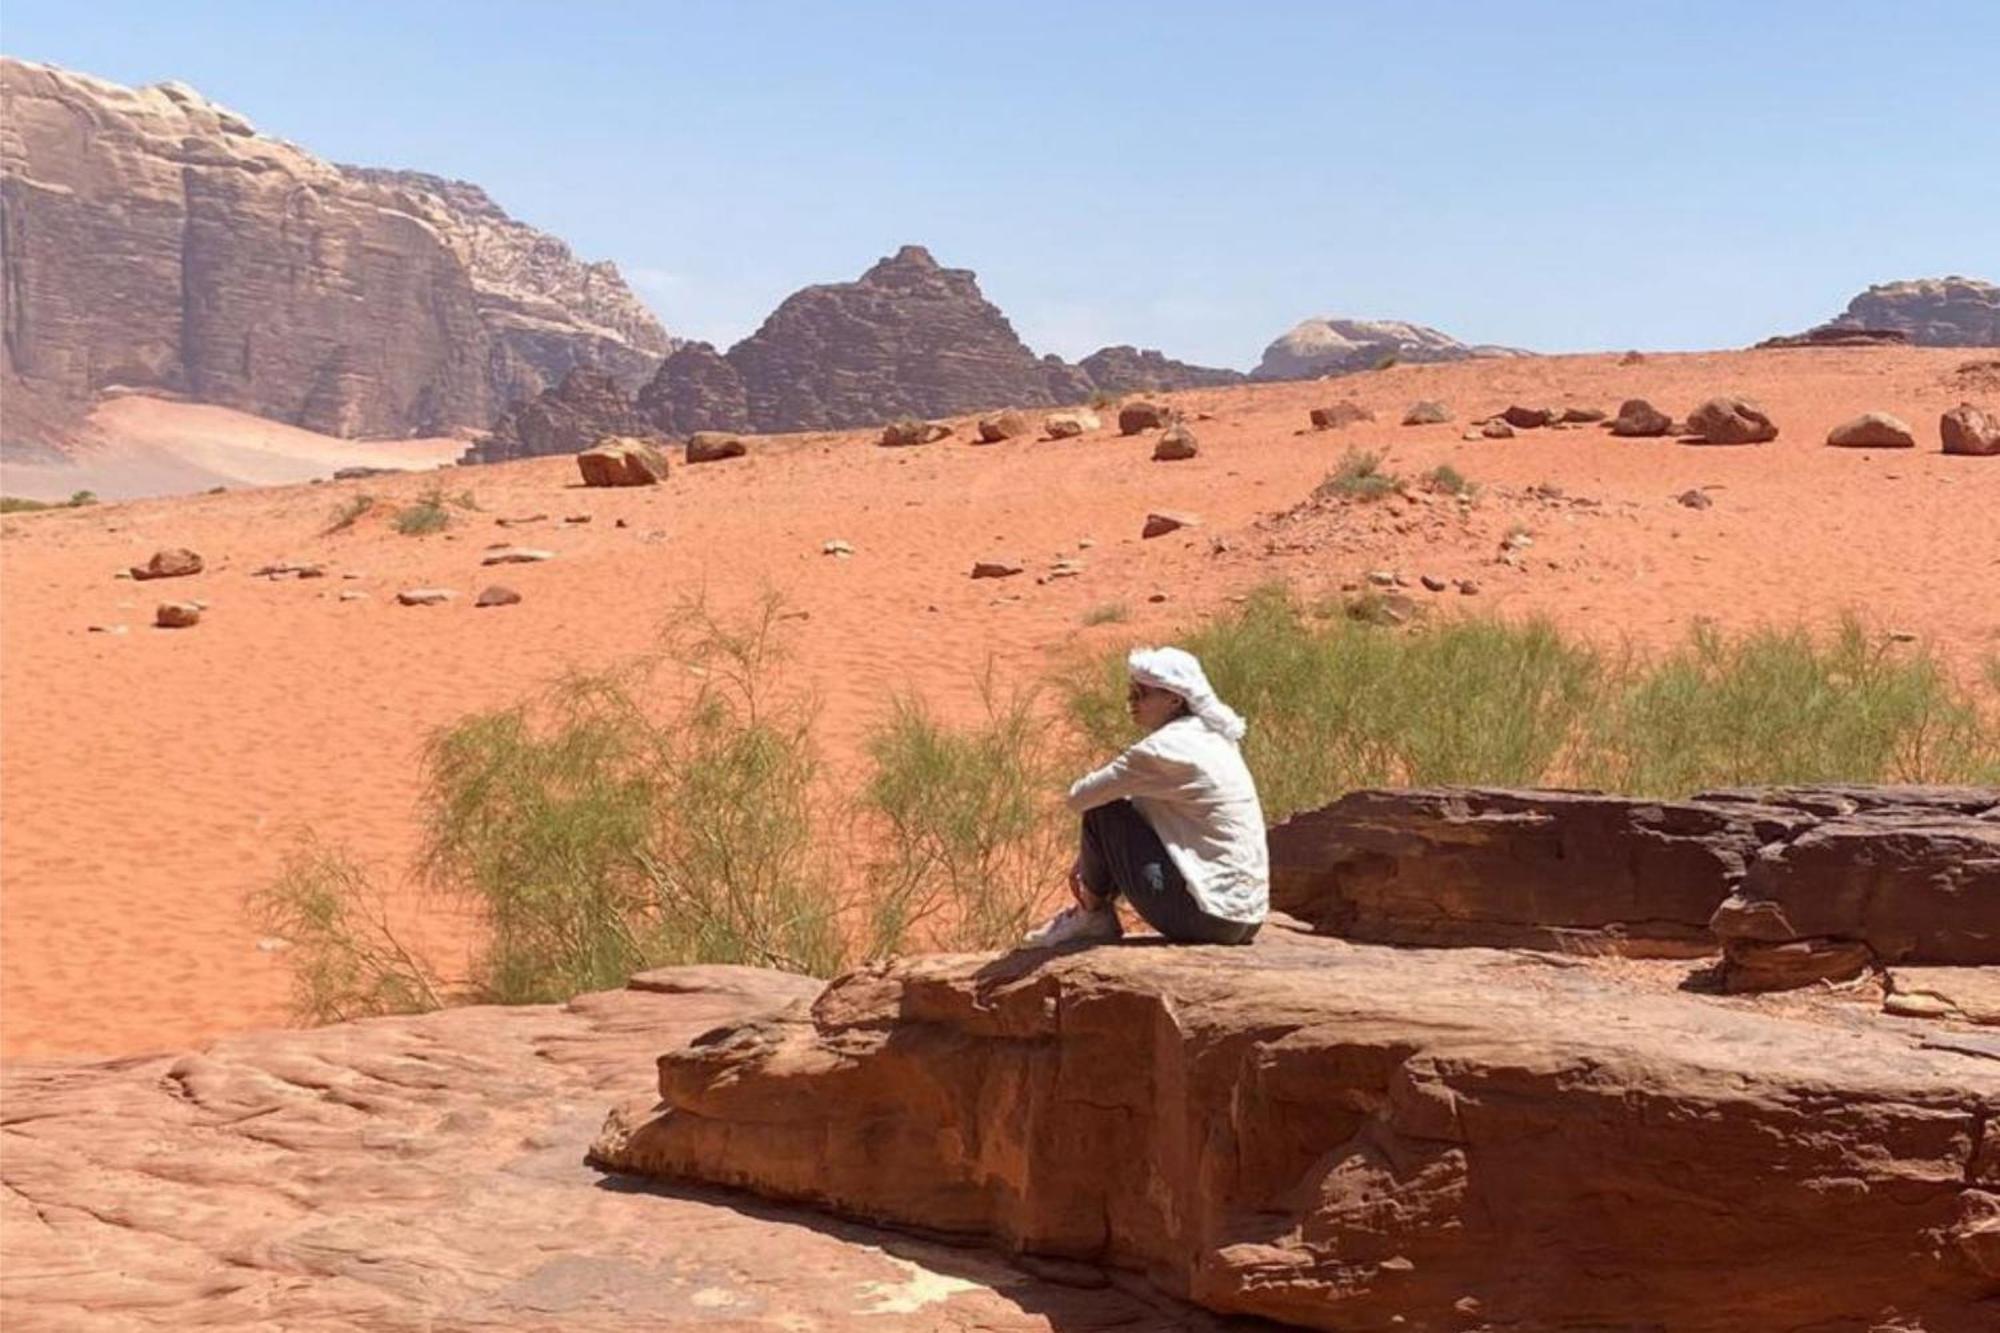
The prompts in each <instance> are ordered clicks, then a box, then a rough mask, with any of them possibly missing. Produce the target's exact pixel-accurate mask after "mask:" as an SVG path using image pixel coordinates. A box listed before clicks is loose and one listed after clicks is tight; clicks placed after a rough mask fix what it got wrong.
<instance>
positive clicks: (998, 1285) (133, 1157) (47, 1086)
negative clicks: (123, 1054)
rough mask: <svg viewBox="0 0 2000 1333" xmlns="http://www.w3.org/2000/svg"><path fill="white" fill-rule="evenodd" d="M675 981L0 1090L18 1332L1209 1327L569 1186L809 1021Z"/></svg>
mask: <svg viewBox="0 0 2000 1333" xmlns="http://www.w3.org/2000/svg"><path fill="white" fill-rule="evenodd" d="M818 989H819V986H818V983H816V982H811V981H806V980H803V979H801V978H797V977H789V976H785V975H783V974H780V973H774V972H759V971H752V970H750V969H746V968H676V969H669V970H668V971H666V972H663V973H656V974H648V975H647V976H644V977H641V978H639V979H638V980H637V981H635V983H634V989H630V990H626V991H619V992H612V993H608V994H602V995H589V996H583V997H581V998H579V999H577V1000H575V1001H573V1002H572V1003H570V1004H568V1005H561V1006H556V1005H539V1006H533V1007H526V1008H517V1009H500V1008H477V1009H461V1010H455V1011H451V1012H446V1013H439V1014H431V1015H427V1016H424V1017H417V1018H387V1019H373V1020H369V1021H365V1022H358V1023H347V1024H341V1025H338V1026H335V1027H328V1028H321V1029H318V1030H316V1031H310V1032H262V1033H250V1034H243V1035H239V1036H233V1037H229V1038H225V1039H223V1040H221V1041H218V1042H216V1043H215V1044H213V1045H211V1046H209V1047H207V1048H206V1049H204V1050H202V1051H200V1052H198V1053H189V1054H179V1055H176V1054H167V1055H154V1056H144V1057H140V1058H136V1059H127V1060H119V1061H113V1062H109V1063H106V1064H99V1065H82V1066H79V1065H12V1066H9V1067H7V1068H6V1069H5V1070H4V1071H0V1101H4V1105H5V1108H6V1111H5V1116H4V1122H5V1123H4V1126H0V1145H4V1146H0V1181H4V1183H5V1185H6V1188H5V1189H4V1190H0V1229H4V1232H5V1235H6V1253H7V1282H6V1283H5V1284H4V1286H0V1324H4V1325H5V1326H6V1327H7V1328H9V1329H21V1330H24V1331H25V1330H33V1329H50V1330H54V1329H82V1328H121V1329H124V1328H162V1329H188V1328H197V1327H210V1326H228V1327H235V1328H269V1329H288V1330H323V1331H325V1333H334V1331H335V1330H343V1331H344V1330H352V1329H356V1328H371V1329H391V1328H394V1329H473V1328H483V1329H502V1328H504V1329H563V1330H596V1331H598V1333H607V1331H609V1330H626V1329H631V1330H641V1329H661V1328H668V1329H673V1328H699V1329H702V1330H710V1331H713V1330H750V1329H767V1328H801V1329H833V1328H850V1327H860V1328H867V1329H871V1330H875V1329H879V1330H882V1331H883V1333H997V1331H998V1330H1008V1331H1009V1333H1033V1331H1038V1330H1053V1329H1061V1330H1064V1331H1065V1333H1088V1331H1092V1330H1113V1329H1118V1330H1127V1329H1133V1328H1148V1329H1150V1328H1159V1329H1173V1330H1184V1331H1185V1333H1211V1331H1212V1330H1214V1329H1215V1328H1216V1324H1215V1321H1213V1320H1211V1319H1208V1318H1206V1317H1204V1316H1202V1315H1201V1314H1200V1313H1199V1312H1196V1311H1190V1310H1187V1309H1185V1308H1177V1307H1174V1306H1173V1305H1171V1304H1170V1303H1169V1302H1167V1301H1166V1300H1165V1299H1164V1298H1161V1297H1157V1296H1152V1297H1149V1296H1148V1294H1147V1293H1144V1292H1140V1293H1137V1294H1133V1293H1128V1292H1125V1291H1120V1290H1117V1289H1115V1288H1107V1287H1104V1286H1103V1284H1102V1282H1101V1279H1100V1280H1099V1281H1098V1283H1097V1285H1096V1289H1083V1288H1080V1287H1077V1286H1075V1285H1073V1282H1074V1279H1073V1278H1072V1284H1071V1285H1056V1284H1054V1283H1051V1282H1048V1281H1042V1280H1038V1279H1035V1278H1032V1277H1030V1276H1029V1275H1028V1274H1026V1273H1024V1272H1022V1271H1020V1270H1019V1269H1015V1268H1010V1267H1008V1266H1005V1265H1002V1264H998V1263H994V1262H992V1261H990V1260H987V1259H982V1258H981V1257H979V1256H977V1255H973V1254H968V1253H966V1252H964V1251H962V1250H952V1249H948V1248H945V1247H943V1246H939V1245H934V1244H926V1243H924V1242H922V1241H918V1240H914V1239H911V1238H909V1237H901V1236H893V1235H888V1234H884V1233H881V1232H876V1231H871V1230H868V1229H865V1228H860V1227H850V1226H842V1225H838V1224H829V1223H828V1222H827V1221H826V1220H825V1219H824V1218H818V1217H814V1216H812V1215H810V1214H804V1213H797V1212H785V1211H781V1210H775V1209H770V1208H749V1209H746V1208H744V1207H742V1206H741V1204H740V1201H737V1200H729V1199H721V1198H713V1197H709V1196H707V1195H704V1194H703V1193H701V1192H698V1191H689V1190H684V1189H675V1190H663V1191H649V1190H646V1189H635V1188H631V1187H629V1186H625V1185H622V1184H621V1186H620V1187H619V1188H611V1189H607V1188H605V1187H604V1181H603V1178H602V1177H601V1176H600V1175H599V1173H597V1172H595V1171H592V1170H590V1169H589V1168H587V1167H585V1166H584V1164H583V1153H584V1149H585V1147H586V1146H587V1145H588V1143H589V1142H590V1139H591V1136H592V1135H593V1134H594V1133H595V1132H596V1131H597V1130H598V1128H599V1127H600V1126H601V1125H602V1123H603V1120H604V1108H605V1104H606V1102H607V1100H610V1099H615V1098H621V1097H626V1096H643V1095H645V1094H646V1093H647V1091H648V1090H649V1089H650V1087H651V1086H652V1083H653V1078H654V1076H653V1068H652V1057H653V1055H655V1054H656V1053H657V1051H658V1048H659V1047H660V1045H661V1044H662V1043H681V1042H686V1041H689V1040H691V1039H693V1038H695V1037H696V1036H697V1035H698V1034H699V1033H701V1032H703V1031H705V1030H707V1029H709V1028H711V1027H713V1026H715V1025H716V1024H718V1023H728V1022H740V1021H743V1020H744V1019H746V1018H748V1017H751V1016H753V1015H756V1014H758V1013H763V1012H769V1011H771V1010H773V1009H775V1008H777V1007H779V1006H782V1005H785V1004H788V1003H792V1002H795V1001H798V1000H801V999H804V998H807V997H810V996H811V995H812V994H814V993H815V992H817V990H818Z"/></svg>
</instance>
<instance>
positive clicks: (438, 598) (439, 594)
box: [396, 588, 458, 606]
mask: <svg viewBox="0 0 2000 1333" xmlns="http://www.w3.org/2000/svg"><path fill="white" fill-rule="evenodd" d="M456 596H458V594H457V593H455V592H453V591H452V590H451V589H450V588H405V589H403V590H402V591H401V592H399V593H397V594H396V601H397V602H398V603H400V604H401V605H403V606H442V605H443V604H444V603H446V602H449V601H451V600H452V599H453V598H454V597H456Z"/></svg>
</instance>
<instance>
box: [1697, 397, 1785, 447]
mask: <svg viewBox="0 0 2000 1333" xmlns="http://www.w3.org/2000/svg"><path fill="white" fill-rule="evenodd" d="M1687 424H1688V433H1689V434H1691V435H1693V436H1695V437H1697V438H1698V439H1699V440H1700V442H1701V443H1703V444H1763V443H1765V442H1767V441H1770V440H1775V439H1777V438H1778V423H1776V422H1775V421H1773V420H1771V414H1770V413H1769V412H1766V411H1765V410H1764V409H1763V407H1762V406H1760V405H1759V404H1757V403H1756V402H1754V401H1752V400H1751V399H1748V398H1733V397H1727V396H1725V397H1719V398H1711V399H1709V400H1708V401H1707V402H1705V403H1703V404H1702V405H1701V406H1700V407H1697V408H1696V409H1695V410H1694V411H1692V412H1690V413H1688V420H1687Z"/></svg>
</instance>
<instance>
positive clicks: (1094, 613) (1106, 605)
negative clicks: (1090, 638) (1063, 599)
mask: <svg viewBox="0 0 2000 1333" xmlns="http://www.w3.org/2000/svg"><path fill="white" fill-rule="evenodd" d="M1131 618H1132V608H1131V607H1129V606H1127V605H1126V604H1125V603H1123V602H1103V603H1100V604H1099V605H1097V606H1093V607H1091V608H1090V609H1089V610H1088V611H1085V612H1084V613H1083V623H1084V624H1086V625H1122V624H1124V623H1125V622H1126V621H1128V620H1130V619H1131Z"/></svg>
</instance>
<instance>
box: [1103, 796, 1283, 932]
mask: <svg viewBox="0 0 2000 1333" xmlns="http://www.w3.org/2000/svg"><path fill="white" fill-rule="evenodd" d="M1082 862H1083V887H1085V888H1086V889H1089V890H1090V891H1091V892H1092V893H1094V894H1096V895H1097V896H1098V897H1100V898H1105V899H1111V898H1118V897H1121V896H1122V897H1123V898H1124V899H1125V901H1126V902H1128V903H1131V904H1132V910H1133V911H1135V912H1137V913H1138V914H1139V915H1140V916H1142V917H1144V918H1145V919H1146V924H1147V925H1149V926H1151V927H1152V928H1153V929H1154V930H1157V931H1159V932H1160V934H1162V935H1164V936H1166V937H1167V938H1168V939H1170V940H1173V941H1175V942H1177V943H1180V944H1248V943H1249V942H1250V939H1251V937H1252V936H1254V935H1255V934H1256V933H1257V927H1256V926H1255V925H1254V924H1247V923H1245V922H1241V921H1225V920H1224V919H1223V918H1221V917H1219V916H1210V915H1209V914H1208V913H1207V912H1204V911H1203V910H1202V908H1201V904H1200V903H1199V902H1198V901H1196V899H1195V896H1194V894H1193V892H1192V891H1191V890H1189V888H1188V886H1187V880H1185V879H1184V878H1182V876H1181V872H1180V870H1179V869H1178V868H1176V867H1175V865H1174V862H1173V858H1172V857H1170V856H1168V855H1167V849H1166V847H1165V845H1164V844H1162V843H1161V842H1160V835H1159V834H1157V833H1155V832H1153V826H1152V825H1151V824H1148V823H1147V822H1146V817H1145V816H1144V815H1142V814H1140V813H1139V811H1138V808H1137V807H1135V806H1134V805H1133V804H1132V803H1131V802H1130V801H1113V802H1111V803H1110V804H1109V805H1100V806H1097V807H1095V808H1093V809H1090V810H1086V811H1084V812H1083V857H1082Z"/></svg>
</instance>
